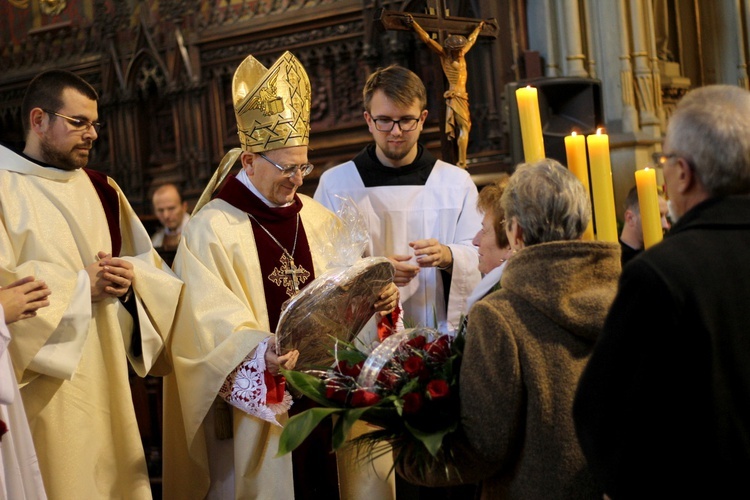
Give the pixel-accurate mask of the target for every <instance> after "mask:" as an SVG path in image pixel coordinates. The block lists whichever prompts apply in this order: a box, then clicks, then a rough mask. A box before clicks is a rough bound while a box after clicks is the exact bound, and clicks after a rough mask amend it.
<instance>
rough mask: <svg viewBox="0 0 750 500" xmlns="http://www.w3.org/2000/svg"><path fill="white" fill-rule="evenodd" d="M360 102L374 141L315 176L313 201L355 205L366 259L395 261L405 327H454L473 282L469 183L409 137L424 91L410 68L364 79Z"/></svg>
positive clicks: (419, 119)
mask: <svg viewBox="0 0 750 500" xmlns="http://www.w3.org/2000/svg"><path fill="white" fill-rule="evenodd" d="M363 98H364V107H365V112H364V116H365V121H366V122H367V125H368V127H369V130H370V133H371V134H372V135H373V139H374V140H375V144H372V145H369V146H367V147H366V148H365V149H364V150H363V151H362V152H361V153H359V155H357V156H356V157H355V158H354V160H352V161H349V162H346V163H344V164H342V165H339V166H336V167H333V168H331V169H329V170H327V171H325V172H323V175H321V177H320V182H319V183H318V188H317V190H316V191H315V199H316V200H317V201H319V202H320V203H322V204H323V205H325V206H326V207H328V208H330V209H331V210H334V211H336V210H338V209H339V206H340V204H341V200H342V199H345V198H346V197H350V198H351V199H352V200H354V202H355V203H356V204H357V206H358V207H359V210H360V212H361V213H362V215H363V216H364V217H365V219H366V221H367V224H368V227H369V231H370V246H369V248H368V249H367V251H366V255H368V256H383V257H388V258H389V259H390V260H391V261H392V262H393V264H394V266H395V267H396V277H395V280H394V281H395V283H396V284H397V285H398V286H399V287H400V292H401V301H402V303H403V309H404V311H403V320H404V323H405V324H406V325H407V326H429V327H435V328H438V329H440V330H444V331H455V330H456V329H457V328H458V326H459V324H460V320H461V317H462V315H464V314H466V312H467V311H468V308H467V306H466V299H467V298H468V296H469V295H470V294H471V292H472V290H474V287H475V286H476V285H477V284H478V283H479V281H480V279H481V275H480V273H479V271H478V270H477V265H478V264H479V258H478V254H477V249H476V248H475V247H474V245H472V239H473V238H474V235H476V234H477V231H479V230H480V229H481V223H482V216H481V215H480V214H479V212H478V211H477V208H476V206H477V198H478V193H477V188H476V185H475V184H474V182H473V181H472V179H471V176H470V175H469V174H468V172H466V171H465V170H464V169H462V168H459V167H457V166H455V165H451V164H449V163H446V162H444V161H441V160H437V159H436V158H435V157H434V156H432V154H430V152H429V151H428V150H427V149H426V148H424V147H423V146H422V145H420V144H419V143H418V142H417V141H418V140H419V134H420V132H421V131H422V127H423V125H424V121H425V119H426V118H427V109H426V106H427V92H426V90H425V87H424V84H423V83H422V81H421V80H420V79H419V77H418V76H417V75H416V74H414V73H413V72H412V71H409V70H408V69H406V68H403V67H401V66H396V65H392V66H389V67H387V68H381V69H379V70H377V71H376V72H375V73H373V74H372V75H370V77H369V78H368V79H367V82H366V83H365V88H364V90H363ZM436 320H437V321H436ZM436 323H437V324H436Z"/></svg>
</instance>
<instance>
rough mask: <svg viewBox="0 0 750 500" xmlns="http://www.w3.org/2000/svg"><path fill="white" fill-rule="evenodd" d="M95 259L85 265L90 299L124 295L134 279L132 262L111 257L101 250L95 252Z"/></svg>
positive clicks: (96, 299) (95, 300)
mask: <svg viewBox="0 0 750 500" xmlns="http://www.w3.org/2000/svg"><path fill="white" fill-rule="evenodd" d="M97 259H98V260H97V261H95V262H93V263H91V264H89V265H88V266H86V272H87V273H88V275H89V281H90V282H91V301H92V302H98V301H100V300H103V299H106V298H108V297H116V298H120V297H123V296H125V295H126V294H127V293H128V292H129V291H130V287H131V285H132V284H133V280H134V279H135V273H134V272H133V264H131V263H130V262H128V261H126V260H124V259H118V258H116V257H115V258H113V257H112V255H111V254H108V253H106V252H103V251H100V252H99V253H98V254H97Z"/></svg>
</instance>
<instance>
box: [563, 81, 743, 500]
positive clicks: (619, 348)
mask: <svg viewBox="0 0 750 500" xmlns="http://www.w3.org/2000/svg"><path fill="white" fill-rule="evenodd" d="M655 161H656V163H657V165H658V166H661V167H662V168H663V172H664V182H665V185H666V194H667V197H668V199H669V206H670V215H671V218H672V222H673V224H672V228H671V229H670V230H669V233H667V235H666V236H665V238H664V239H663V240H662V241H661V242H660V243H659V244H658V245H654V246H653V247H652V248H649V249H648V250H646V251H644V252H643V254H642V255H640V256H639V257H638V258H637V259H634V260H632V261H631V262H630V263H629V264H628V265H627V266H625V268H624V269H623V272H622V276H621V278H620V283H619V289H618V293H617V296H616V298H615V300H614V303H613V304H612V308H611V309H610V311H609V315H608V316H607V321H606V323H605V325H604V331H603V333H602V335H601V337H600V338H599V341H598V342H597V344H596V348H595V349H594V353H593V355H592V356H591V359H590V360H589V363H588V366H587V367H586V370H585V371H584V373H583V376H582V377H581V381H580V384H579V387H578V392H577V395H576V401H575V408H574V417H575V424H576V431H577V433H578V437H579V440H580V443H581V447H582V448H583V451H584V453H585V455H586V459H587V461H588V463H589V467H590V469H591V471H592V472H593V473H594V475H595V476H596V478H597V479H598V480H599V482H600V484H601V486H602V487H603V489H604V491H605V492H606V493H607V495H609V496H610V497H611V498H613V499H620V498H624V499H627V498H643V497H644V496H648V497H653V498H659V497H661V498H740V497H747V496H748V495H750V476H748V474H747V471H748V470H750V390H748V387H750V359H749V357H748V353H750V335H749V334H748V332H750V307H748V297H750V280H749V279H748V276H750V260H748V255H750V196H748V194H749V193H750V92H748V91H747V90H745V89H742V88H739V87H734V86H730V85H708V86H705V87H700V88H697V89H694V90H691V91H689V92H688V93H687V94H686V95H685V97H683V98H682V99H681V100H680V102H679V103H678V104H677V107H676V108H675V111H674V113H673V114H672V116H671V117H670V119H669V123H668V124H667V131H666V135H665V138H664V144H663V152H662V153H657V154H656V158H655Z"/></svg>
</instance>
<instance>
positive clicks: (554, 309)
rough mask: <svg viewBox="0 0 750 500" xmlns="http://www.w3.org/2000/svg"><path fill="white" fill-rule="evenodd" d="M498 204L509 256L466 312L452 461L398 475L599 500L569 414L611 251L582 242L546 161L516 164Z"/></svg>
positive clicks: (604, 298) (615, 259)
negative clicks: (490, 287) (497, 284)
mask: <svg viewBox="0 0 750 500" xmlns="http://www.w3.org/2000/svg"><path fill="white" fill-rule="evenodd" d="M501 200H502V201H501V203H502V207H503V209H504V211H505V221H506V222H505V230H506V232H507V235H508V240H509V241H510V244H511V247H512V248H513V250H514V251H515V253H514V255H513V257H511V258H510V260H509V261H508V264H507V267H506V268H505V271H504V272H503V275H502V279H501V285H502V288H501V289H500V290H498V291H496V292H494V293H492V294H490V295H488V296H487V297H485V298H484V299H482V300H480V301H479V302H477V303H476V304H475V305H474V306H473V307H472V309H471V310H470V312H469V321H468V329H467V333H466V347H465V351H464V359H463V364H462V367H461V374H460V396H461V425H460V427H459V430H458V432H457V433H455V434H454V435H452V437H451V443H450V444H451V446H450V449H451V450H452V452H453V453H452V456H451V457H449V458H448V459H445V457H443V461H441V462H439V463H438V462H437V461H435V462H433V463H432V464H430V467H428V469H427V470H425V469H424V468H422V467H419V466H417V461H416V460H415V455H414V453H413V450H405V451H406V453H404V455H403V456H404V457H405V459H404V460H403V462H401V464H400V466H399V468H398V472H399V474H401V475H402V476H403V477H405V478H406V479H407V480H408V481H410V482H413V483H416V484H422V485H428V486H445V485H449V484H461V483H470V482H480V483H481V484H480V496H481V498H483V499H502V498H518V499H536V498H544V499H545V500H547V499H555V498H560V499H565V498H571V499H573V498H575V499H585V498H597V499H601V498H602V492H601V491H599V489H598V487H597V486H596V484H595V482H594V479H593V477H592V476H591V474H590V473H589V471H588V470H587V467H586V461H585V459H584V456H583V453H582V452H581V449H580V448H579V445H578V442H577V440H576V434H575V430H574V426H573V418H572V405H573V396H574V393H575V388H576V385H577V383H578V379H579V377H580V375H581V372H582V371H583V369H584V367H585V365H586V362H587V360H588V358H589V356H590V354H591V352H592V349H593V347H594V342H595V341H596V338H597V336H598V335H599V332H600V331H601V329H602V325H603V323H604V318H605V316H606V314H607V310H608V308H609V306H610V304H611V302H612V300H613V298H614V295H615V292H616V288H617V279H618V276H619V274H620V248H619V246H618V244H617V243H607V242H597V241H582V240H581V236H582V235H583V232H584V230H585V228H586V226H587V224H588V223H589V220H590V218H591V204H590V201H589V198H588V195H587V193H586V191H585V190H584V188H583V186H582V185H581V183H580V182H579V181H578V180H577V179H576V177H575V176H574V175H573V174H572V173H571V172H570V171H568V170H567V169H566V168H564V167H563V166H562V165H560V164H559V163H558V162H556V161H554V160H550V159H544V160H540V161H538V162H536V163H532V164H524V165H520V166H519V167H518V168H517V170H516V172H515V173H514V174H513V175H512V176H511V179H510V183H509V184H508V186H507V188H506V189H505V192H504V193H503V196H502V199H501Z"/></svg>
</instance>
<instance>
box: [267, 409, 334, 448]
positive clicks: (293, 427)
mask: <svg viewBox="0 0 750 500" xmlns="http://www.w3.org/2000/svg"><path fill="white" fill-rule="evenodd" d="M342 411H344V410H342V409H341V408H310V409H309V410H305V411H303V412H302V413H300V414H298V415H295V416H293V417H292V418H290V419H289V421H288V422H287V423H286V425H284V430H283V431H281V436H280V437H279V452H278V454H277V455H276V456H277V457H280V456H281V455H286V454H287V453H289V452H290V451H292V450H294V449H295V448H297V447H298V446H299V445H301V444H302V442H303V441H304V440H305V439H306V438H307V436H309V435H310V433H311V432H312V431H313V430H314V429H315V428H316V427H317V426H318V425H319V424H320V423H321V422H322V421H323V419H325V418H326V417H328V416H329V415H333V414H334V413H338V412H342Z"/></svg>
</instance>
